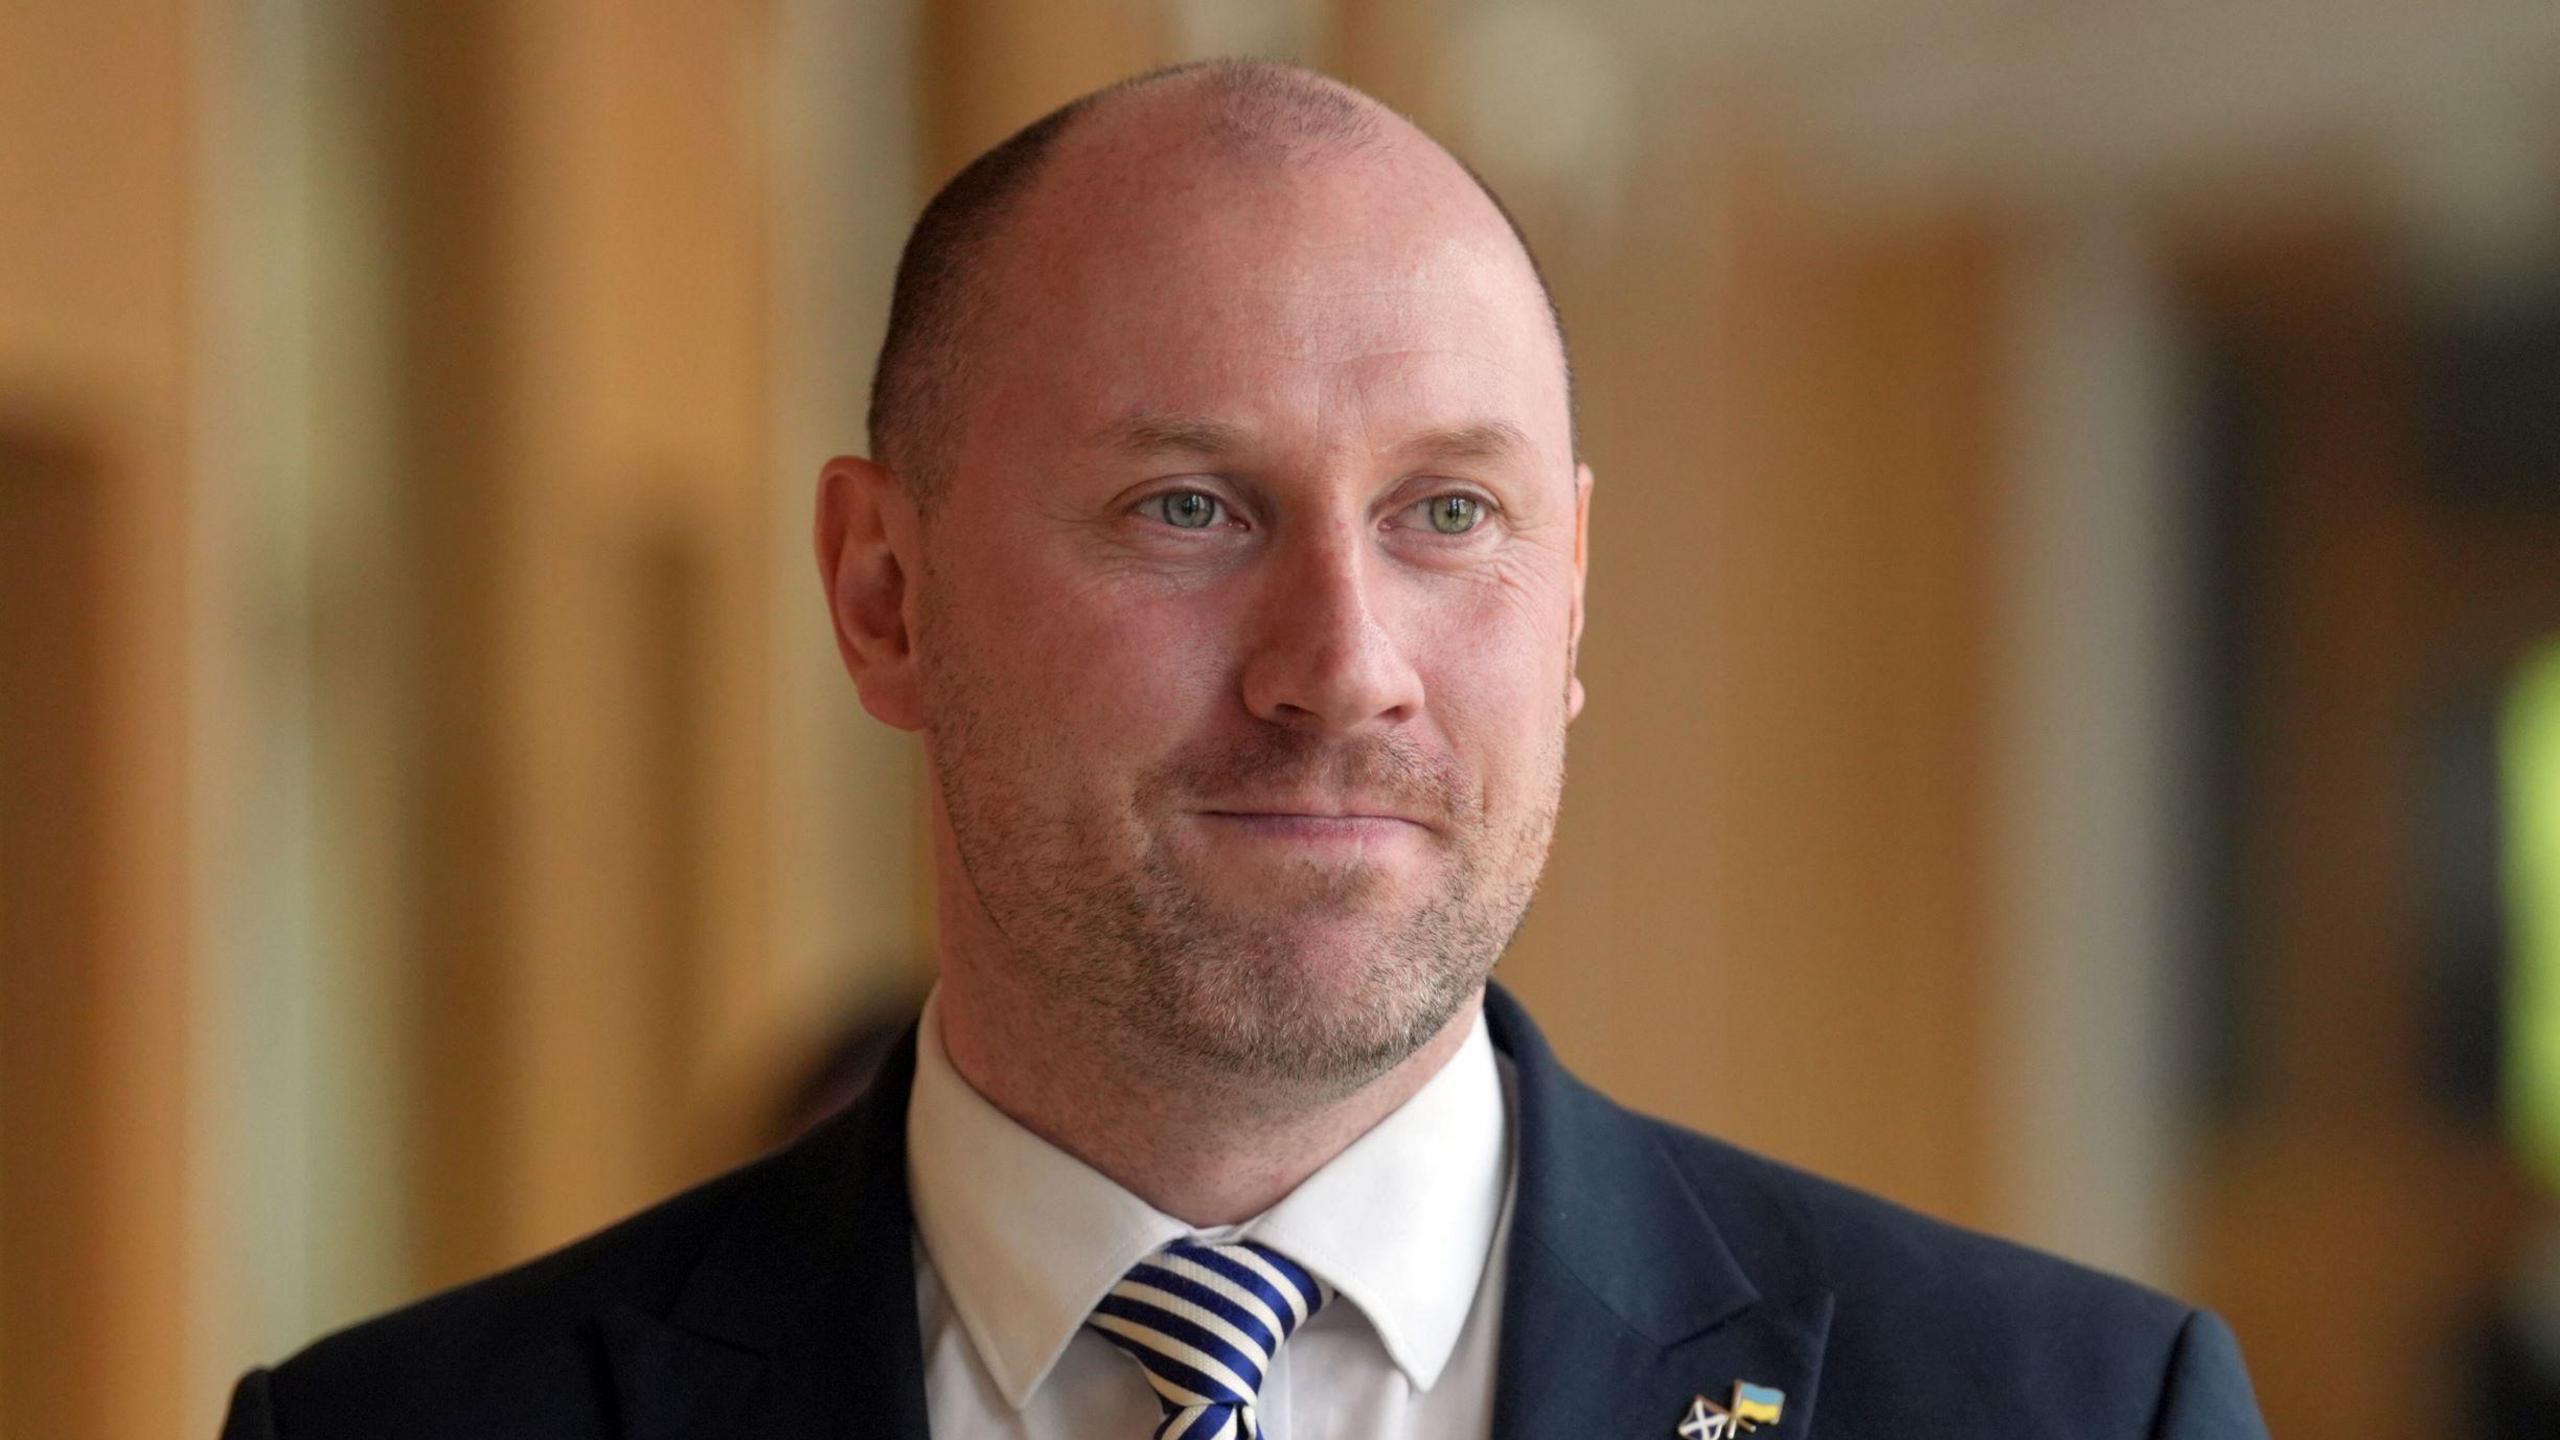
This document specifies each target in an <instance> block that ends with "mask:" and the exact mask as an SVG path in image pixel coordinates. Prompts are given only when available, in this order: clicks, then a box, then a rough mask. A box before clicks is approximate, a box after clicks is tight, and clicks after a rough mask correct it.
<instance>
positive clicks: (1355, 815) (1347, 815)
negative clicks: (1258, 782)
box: [1199, 801, 1434, 830]
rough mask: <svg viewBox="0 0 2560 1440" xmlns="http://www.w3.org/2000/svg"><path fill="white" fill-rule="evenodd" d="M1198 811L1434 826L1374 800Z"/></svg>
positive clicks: (1237, 816)
mask: <svg viewBox="0 0 2560 1440" xmlns="http://www.w3.org/2000/svg"><path fill="white" fill-rule="evenodd" d="M1199 813H1200V814H1203V815H1212V816H1217V817H1220V818H1223V819H1229V820H1268V821H1275V822H1286V821H1293V820H1303V821H1310V822H1316V823H1319V824H1320V823H1322V822H1326V821H1340V822H1346V823H1347V822H1358V821H1375V822H1381V823H1384V822H1390V821H1392V822H1395V823H1399V824H1405V825H1413V826H1418V827H1420V828H1422V829H1425V830H1429V829H1432V828H1434V827H1433V826H1432V824H1431V822H1429V821H1427V820H1424V819H1422V818H1421V817H1420V816H1417V815H1412V814H1408V813H1406V812H1405V811H1402V810H1399V809H1396V808H1394V807H1392V806H1386V805H1380V804H1376V803H1374V802H1354V803H1351V804H1327V803H1323V802H1315V801H1281V802H1273V803H1257V804H1226V805H1218V806H1213V807H1208V808H1204V809H1202V810H1201V811H1200V812H1199Z"/></svg>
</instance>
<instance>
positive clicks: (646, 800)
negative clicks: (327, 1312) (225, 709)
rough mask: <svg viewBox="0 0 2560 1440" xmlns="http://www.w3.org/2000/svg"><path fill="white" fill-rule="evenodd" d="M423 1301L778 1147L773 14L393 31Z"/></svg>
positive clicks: (691, 13) (452, 22)
mask: <svg viewBox="0 0 2560 1440" xmlns="http://www.w3.org/2000/svg"><path fill="white" fill-rule="evenodd" d="M392 16H393V18H392V20H391V22H390V25H389V27H388V29H389V34H390V36H391V39H390V42H389V44H388V45H387V47H386V55H387V57H388V63H387V65H386V79H387V81H388V86H387V94H388V96H389V101H388V103H389V105H390V121H389V133H390V134H391V136H392V137H393V139H392V144H391V154H392V157H393V166H392V173H393V175H394V176H395V179H394V182H393V200H392V205H393V208H394V211H395V214H396V215H397V217H398V218H397V219H396V220H395V222H394V224H393V225H392V227H391V228H392V231H393V233H394V234H395V235H396V236H397V237H398V239H397V241H396V243H397V244H399V245H400V246H401V247H402V250H403V262H402V264H401V267H400V269H401V273H400V276H399V278H398V281H397V282H396V283H397V290H396V295H397V299H396V301H395V307H396V314H397V319H396V320H395V322H394V323H395V326H396V328H397V332H398V335H399V339H398V341H397V344H398V346H399V350H400V353H399V359H398V362H397V363H398V377H399V378H398V384H399V387H400V397H399V400H398V401H397V408H398V416H399V418H398V419H397V420H396V422H395V424H396V427H397V431H398V434H399V435H400V437H401V444H400V446H399V450H400V460H399V463H400V465H401V467H402V470H403V477H402V483H401V491H402V495H403V499H402V502H401V503H402V506H403V507H404V510H405V512H406V514H407V515H408V516H409V526H408V533H409V534H410V536H411V537H412V548H411V553H410V555H409V557H408V560H407V563H408V565H409V566H410V567H411V572H412V575H413V577H414V585H415V595H416V602H417V609H416V612H415V616H414V625H415V629H414V632H413V633H414V636H415V640H416V648H415V651H414V653H415V655H416V658H417V671H416V679H417V682H418V688H417V694H418V696H419V699H420V704H421V709H420V714H419V717H418V721H417V730H416V740H417V745H416V750H415V752H414V753H415V757H416V760H415V764H414V766H413V767H412V768H411V769H410V770H409V772H408V775H407V778H406V785H407V788H408V794H409V796H410V799H411V802H412V803H411V804H410V805H409V807H408V808H407V809H406V812H405V815H404V823H405V824H406V826H407V830H408V842H407V843H408V845H409V846H410V848H411V853H412V854H413V856H414V857H415V863H414V866H413V874H414V875H415V877H416V885H417V889H416V891H415V893H414V895H413V897H412V901H411V913H412V915H413V916H414V917H415V926H414V929H413V931H412V934H411V943H410V949H409V959H410V966H411V968H410V984H411V985H412V986H413V987H414V988H413V994H414V995H415V998H416V1004H415V1007H414V1010H413V1020H414V1027H415V1028H414V1031H413V1033H414V1036H415V1043H416V1045H417V1047H418V1055H419V1062H418V1068H417V1073H416V1110H415V1121H414V1123H415V1127H416V1133H417V1135H418V1137H419V1140H420V1144H419V1146H418V1148H417V1150H416V1152H415V1153H416V1155H417V1162H416V1167H415V1184H414V1188H413V1194H414V1195H415V1196H416V1197H417V1205H418V1210H417V1214H416V1222H417V1224H418V1226H419V1243H420V1254H421V1267H422V1268H421V1272H420V1275H419V1279H420V1280H421V1281H422V1282H427V1283H433V1282H441V1281H447V1280H452V1279H458V1278H460V1277H462V1276H464V1275H467V1274H471V1273H474V1272H477V1271H480V1270H483V1269H486V1268H488V1267H490V1266H492V1265H495V1264H498V1263H501V1262H503V1261H506V1260H508V1259H512V1258H515V1257H517V1256H521V1255H523V1254H527V1253H530V1252H532V1251H534V1250H536V1249H540V1248H543V1247H545V1246H547V1245H550V1244H554V1243H557V1242H559V1241H561V1240H564V1239H566V1238H568V1237H569V1236H571V1235H573V1234H575V1233H577V1232H578V1231H580V1230H582V1229H585V1228H589V1227H592V1226H593V1225H595V1224H598V1223H600V1222H602V1221H604V1220H606V1219H609V1218H611V1217H612V1216H613V1215H615V1214H617V1213H620V1212H621V1211H624V1210H627V1209H629V1208H631V1207H633V1206H636V1205H638V1204H640V1203H642V1202H644V1201H646V1200H647V1199H649V1198H651V1197H653V1196H654V1195H656V1194H659V1193H661V1192H663V1191H664V1190H666V1189H668V1188H670V1187H672V1186H673V1185H674V1184H676V1183H679V1182H680V1181H682V1180H683V1179H685V1178H688V1177H690V1176H692V1175H696V1174H699V1173H701V1172H702V1171H704V1170H706V1169H707V1168H710V1167H711V1166H713V1165H715V1164H717V1163H719V1162H720V1161H722V1160H726V1159H733V1158H736V1157H737V1156H740V1155H742V1154H744V1153H746V1152H748V1151H750V1150H752V1149H753V1148H754V1144H755V1141H756V1139H757V1135H756V1131H755V1125H754V1122H755V1118H756V1117H755V1115H754V1113H753V1112H754V1111H755V1110H756V1108H757V1106H758V1103H759V1102H760V1100H761V1099H762V1097H761V1095H759V1094H756V1093H753V1092H754V1091H755V1090H756V1088H757V1086H756V1084H755V1082H756V1081H758V1080H763V1081H768V1082H769V1081H770V1079H771V1074H770V1067H768V1068H767V1070H766V1071H764V1072H761V1073H758V1074H756V1075H752V1076H750V1075H747V1074H745V1073H744V1072H737V1071H722V1070H721V1069H720V1067H718V1066H716V1065H715V1064H714V1063H713V1059H712V1057H713V1055H714V1053H715V1051H716V1050H717V1049H718V1048H719V1046H720V1043H721V1041H722V1039H723V1038H724V1037H727V1036H731V1035H733V1034H734V1033H735V1032H736V1031H738V1030H741V1029H747V1030H752V1029H755V1028H757V1027H759V1026H761V1025H763V1024H765V1023H767V1022H768V1021H769V1019H770V1017H769V1015H768V1014H767V1013H766V993H765V977H766V941H767V919H768V908H767V905H768V895H767V891H766V888H765V885H764V881H763V877H764V875H765V873H766V870H767V867H768V865H769V862H770V845H769V840H768V832H767V829H766V804H767V796H768V793H769V792H768V789H767V785H766V782H765V775H766V766H767V764H768V763H769V754H768V751H767V749H766V745H765V741H766V738H767V734H768V731H767V723H766V722H767V713H766V706H767V704H768V698H767V697H768V690H767V677H768V669H769V664H770V647H771V640H770V637H769V634H768V626H769V622H770V614H769V609H768V596H769V594H770V584H769V575H770V567H771V566H772V565H773V563H774V556H773V555H772V553H771V548H770V544H769V535H768V532H767V526H766V517H767V515H768V513H769V510H768V500H767V496H768V493H769V490H770V487H771V485H772V484H773V477H772V475H771V466H770V461H771V451H770V439H769V434H768V428H767V427H768V417H769V408H768V389H767V387H768V384H769V379H770V377H769V374H768V371H767V368H766V366H767V363H768V358H769V348H768V343H767V342H768V334H767V328H766V327H767V323H768V320H767V316H768V312H767V308H766V306H767V297H768V289H767V287H768V285H769V283H770V269H769V262H768V250H767V246H768V242H769V239H770V236H769V226H770V220H769V212H768V206H769V200H770V197H769V195H768V194H767V191H766V180H765V173H764V165H765V159H766V151H765V137H764V129H763V127H764V123H765V120H764V116H765V103H766V98H767V97H766V92H765V88H764V87H765V77H764V73H763V63H764V58H765V55H766V53H767V52H766V49H765V46H764V36H765V27H766V25H767V24H768V23H769V16H768V15H767V13H766V12H765V10H764V9H763V8H762V7H760V6H736V5H726V4H715V3H708V0H703V3H639V0H525V3H516V4H499V3H480V4H469V5H463V6H460V7H456V6H454V5H450V4H443V3H438V4H432V5H428V4H407V3H398V4H394V5H393V6H392Z"/></svg>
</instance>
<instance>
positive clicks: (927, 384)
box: [870, 60, 1571, 503]
mask: <svg viewBox="0 0 2560 1440" xmlns="http://www.w3.org/2000/svg"><path fill="white" fill-rule="evenodd" d="M1417 149H1420V150H1423V151H1425V152H1427V158H1425V159H1424V160H1423V161H1422V163H1425V164H1434V163H1436V164H1441V165H1448V166H1454V167H1455V168H1456V170H1457V171H1458V172H1459V173H1461V174H1463V175H1464V176H1465V177H1466V179H1467V180H1468V181H1470V182H1472V184H1473V186H1474V189H1475V191H1476V192H1477V193H1479V194H1480V195H1481V196H1482V197H1483V199H1484V201H1485V202H1487V203H1488V204H1489V205H1490V206H1491V208H1492V210H1493V212H1494V213H1495V214H1496V215H1498V216H1499V217H1500V219H1501V221H1502V223H1503V224H1504V225H1505V226H1506V227H1508V229H1509V232H1510V236H1511V239H1512V241H1513V243H1515V244H1516V245H1517V246H1518V249H1519V253H1520V256H1521V258H1522V260H1523V261H1525V263H1526V266H1527V270H1528V273H1529V275H1530V276H1531V277H1532V280H1533V282H1534V283H1535V284H1536V286H1537V289H1538V292H1539V295H1540V298H1541V300H1542V302H1543V304H1544V306H1545V310H1546V314H1547V319H1548V323H1549V325H1550V326H1551V327H1552V329H1553V332H1554V339H1555V347H1556V363H1557V364H1558V365H1560V366H1562V367H1564V373H1565V377H1566V393H1567V395H1568V397H1570V394H1571V379H1570V373H1571V372H1570V365H1569V363H1568V362H1567V361H1566V359H1565V356H1564V329H1563V321H1562V318H1561V316H1560V315H1558V313H1557V312H1556V308H1555V303H1554V297H1553V295H1552V294H1551V293H1549V292H1548V290H1547V287H1546V281H1545V278H1544V276H1543V275H1542V274H1541V273H1540V272H1539V270H1538V266H1537V260H1536V257H1535V256H1534V255H1533V254H1531V252H1530V250H1529V245H1528V240H1527V237H1526V236H1524V235H1522V234H1521V232H1520V228H1519V225H1518V223H1517V222H1516V221H1515V220H1513V218H1512V216H1511V213H1510V211H1509V210H1508V209H1507V208H1505V207H1504V206H1503V204H1502V201H1501V199H1500V197H1498V196H1496V195H1495V194H1494V193H1493V191H1492V189H1491V187H1489V186H1487V185H1485V183H1484V181H1483V179H1482V177H1480V176H1478V175H1476V173H1475V172H1474V171H1473V170H1472V169H1470V168H1468V167H1467V166H1466V165H1465V164H1464V162H1462V161H1459V160H1457V159H1456V157H1455V156H1452V155H1449V154H1448V152H1447V151H1446V150H1444V149H1442V148H1441V147H1439V146H1438V145H1437V144H1436V142H1433V141H1431V140H1430V139H1429V138H1428V137H1427V136H1424V135H1423V134H1422V133H1421V132H1420V131H1418V130H1416V129H1414V128H1413V127H1412V126H1411V125H1410V124H1409V123H1407V122H1406V121H1404V120H1403V119H1402V118H1401V117H1399V116H1397V115H1395V114H1394V113H1393V112H1391V111H1389V110H1387V109H1386V108H1385V107H1384V106H1382V105H1380V104H1379V103H1378V102H1377V101H1375V100H1372V99H1371V98H1369V97H1368V96H1366V95H1364V94H1362V93H1360V92H1359V91H1357V90H1354V89H1352V88H1351V87H1350V86H1347V85H1344V84H1342V83H1341V82H1339V81H1336V80H1333V79H1331V78H1330V77H1327V76H1324V75H1321V74H1318V73H1317V72H1315V71H1312V70H1308V69H1305V68H1303V67H1299V66H1294V65H1284V64H1280V63H1277V62H1272V61H1256V60H1211V61H1199V62H1194V63H1192V64H1187V65H1179V66H1174V67H1172V68H1170V69H1165V70H1159V71H1155V72H1153V73H1151V74H1147V75H1141V76H1138V77H1136V78H1134V79H1130V80H1124V81H1122V82H1120V83H1119V84H1117V85H1113V86H1110V87H1108V88H1106V89H1103V90H1098V91H1095V92H1093V93H1092V94H1089V95H1085V96H1081V97H1079V98H1077V99H1075V100H1072V101H1070V102H1068V103H1067V104H1065V105H1063V106H1060V107H1059V108H1058V109H1056V110H1053V111H1051V112H1050V113H1049V114H1047V115H1044V116H1042V117H1041V118H1040V119H1038V120H1035V121H1033V122H1032V123H1031V124H1029V125H1027V126H1025V127H1023V128H1022V129H1021V130H1018V131H1016V132H1014V134H1013V135H1011V136H1010V137H1008V138H1007V139H1005V140H1004V141H1003V142H1002V143H1000V144H998V145H997V146H995V148H993V149H991V150H989V151H987V152H986V153H985V154H983V155H980V156H979V157H978V158H977V159H976V160H974V161H971V162H970V163H969V164H968V165H967V166H966V167H964V168H963V169H962V170H961V171H960V173H959V174H957V175H955V176H953V177H952V179H951V180H950V182H949V183H947V184H945V185H944V186H943V187H942V189H941V190H940V191H939V192H938V193H936V194H935V195H934V197H933V199H932V200H931V201H930V202H929V203H928V204H927V205H926V206H925V209H924V213H923V214H922V215H921V216H920V217H919V218H918V219H917V221H916V225H915V229H914V230H913V231H912V232H911V233H910V234H909V236H908V238H907V245H906V249H905V252H904V254H903V255H902V256H901V257H900V260H899V263H898V275H897V283H896V288H895V292H894V294H893V296H892V299H891V303H890V313H889V328H888V333H887V335H886V336H885V337H884V339H883V340H882V343H881V347H880V357H879V363H878V365H877V366H876V367H875V369H874V371H873V376H872V386H871V416H870V426H871V447H872V456H873V458H874V459H875V460H877V461H879V462H880V463H881V464H883V465H885V466H887V467H888V468H889V469H890V470H892V471H894V472H896V473H897V474H898V475H899V477H900V478H901V479H902V480H903V481H904V482H905V484H906V486H907V488H908V489H909V491H910V492H911V493H912V494H914V495H915V496H916V498H917V499H918V500H919V501H920V502H928V503H929V502H930V501H931V500H932V499H933V498H934V496H935V495H936V494H937V492H938V491H939V490H940V488H941V486H942V483H943V482H944V480H945V479H946V478H947V477H948V474H949V471H950V469H951V468H952V464H953V457H954V455H955V454H956V453H957V450H958V442H959V438H960V434H961V430H962V427H963V425H964V423H965V421H966V418H967V415H968V403H969V397H970V395H971V392H972V388H973V379H974V378H975V377H974V372H975V371H976V369H977V368H978V367H977V364H976V362H977V360H978V358H979V357H978V353H977V352H978V351H979V350H980V348H981V347H982V345H983V343H984V341H985V338H986V331H987V328H988V322H989V321H990V319H991V318H992V317H995V316H997V315H998V314H999V313H1001V312H1002V311H1003V310H1004V308H1005V306H1006V303H1007V302H1008V301H1010V300H1013V299H1016V298H1019V297H1018V296H1015V295H1013V294H1011V293H1010V292H1009V290H1008V286H1009V285H1012V286H1018V285H1019V284H1020V281H1021V279H1022V276H1023V274H1024V272H1025V271H1026V270H1028V269H1034V268H1036V267H1033V266H1027V265H1025V264H1023V263H1019V262H1020V261H1021V257H1020V256H1018V255H1015V254H1012V253H1009V252H1010V250H1011V249H1013V248H1015V247H1012V246H1011V244H1010V242H1012V241H1013V240H1015V239H1016V238H1017V235H1018V232H1020V231H1022V230H1023V229H1025V228H1028V227H1027V226H1026V222H1025V219H1024V216H1025V212H1026V210H1028V209H1030V208H1031V207H1032V205H1033V203H1034V201H1035V199H1039V198H1046V199H1049V200H1052V201H1054V204H1051V205H1049V206H1048V207H1047V208H1049V209H1052V210H1059V211H1064V212H1067V213H1068V214H1069V215H1072V213H1073V211H1074V209H1075V207H1077V206H1079V205H1107V204H1111V203H1113V197H1114V194H1115V192H1116V193H1118V194H1121V195H1125V194H1127V193H1128V190H1129V188H1130V187H1132V186H1140V187H1151V188H1155V189H1159V190H1160V189H1161V188H1163V187H1170V186H1179V185H1182V184H1184V183H1185V181H1184V176H1185V175H1186V172H1188V173H1192V174H1196V173H1198V172H1199V170H1200V169H1201V168H1202V167H1203V166H1204V165H1207V166H1221V167H1255V166H1261V167H1273V168H1278V169H1284V170H1285V169H1289V168H1299V167H1331V166H1357V165H1363V164H1369V165H1380V164H1395V163H1398V160H1399V152H1404V153H1403V154H1402V156H1401V159H1402V161H1403V163H1407V164H1411V163H1414V156H1413V155H1412V154H1411V153H1410V152H1413V151H1415V150H1417ZM1050 191H1055V192H1060V193H1058V194H1054V195H1047V194H1045V192H1050ZM1008 262H1015V263H1008Z"/></svg>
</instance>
